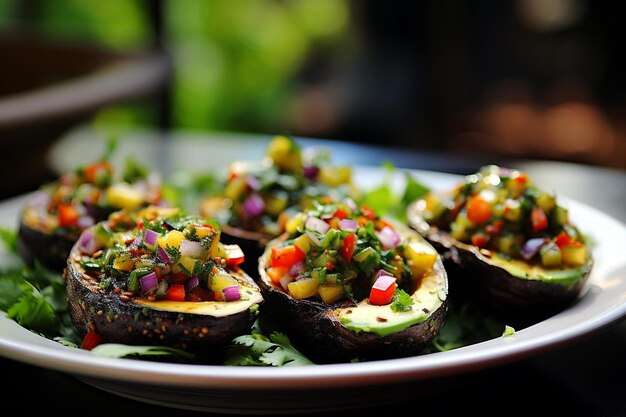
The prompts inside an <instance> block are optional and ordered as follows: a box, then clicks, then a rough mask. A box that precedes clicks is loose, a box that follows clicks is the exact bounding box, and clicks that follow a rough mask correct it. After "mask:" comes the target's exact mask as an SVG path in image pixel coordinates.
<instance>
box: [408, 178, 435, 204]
mask: <svg viewBox="0 0 626 417" xmlns="http://www.w3.org/2000/svg"><path fill="white" fill-rule="evenodd" d="M404 176H405V178H406V187H405V188H404V195H403V196H402V204H403V205H404V207H407V206H408V205H409V204H411V203H412V202H414V201H415V200H417V199H420V198H422V197H424V196H425V195H426V194H428V193H429V192H430V188H428V187H427V186H425V185H424V184H422V183H421V182H419V181H417V180H416V179H415V178H413V176H412V175H411V174H409V173H408V172H407V173H405V175H404Z"/></svg>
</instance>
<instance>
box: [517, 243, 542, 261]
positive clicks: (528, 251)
mask: <svg viewBox="0 0 626 417" xmlns="http://www.w3.org/2000/svg"><path fill="white" fill-rule="evenodd" d="M544 243H546V240H545V239H544V238H542V237H538V238H535V239H528V240H527V241H526V243H524V246H522V250H520V255H522V258H524V259H526V260H527V261H528V260H530V259H531V258H532V257H533V256H535V255H536V254H537V252H539V248H541V246H543V244H544Z"/></svg>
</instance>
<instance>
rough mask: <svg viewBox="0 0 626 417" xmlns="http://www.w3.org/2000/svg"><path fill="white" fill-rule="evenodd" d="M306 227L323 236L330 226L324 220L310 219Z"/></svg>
mask: <svg viewBox="0 0 626 417" xmlns="http://www.w3.org/2000/svg"><path fill="white" fill-rule="evenodd" d="M304 227H305V228H306V229H309V230H314V231H316V232H319V233H321V234H323V235H324V234H326V232H328V229H330V226H329V225H328V223H326V222H325V221H324V220H321V219H318V218H317V217H309V218H308V219H306V223H304Z"/></svg>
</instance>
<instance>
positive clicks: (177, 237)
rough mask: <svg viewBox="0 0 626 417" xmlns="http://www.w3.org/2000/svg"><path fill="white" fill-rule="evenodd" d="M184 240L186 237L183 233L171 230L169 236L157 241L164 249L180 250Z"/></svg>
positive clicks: (166, 235)
mask: <svg viewBox="0 0 626 417" xmlns="http://www.w3.org/2000/svg"><path fill="white" fill-rule="evenodd" d="M184 239H185V235H184V234H183V233H182V232H179V231H178V230H170V231H169V232H167V234H165V236H161V237H160V238H159V239H158V240H157V243H158V245H159V246H160V247H162V248H163V249H167V247H168V246H169V247H171V248H176V249H179V248H180V242H182V241H183V240H184Z"/></svg>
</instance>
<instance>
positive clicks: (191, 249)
mask: <svg viewBox="0 0 626 417" xmlns="http://www.w3.org/2000/svg"><path fill="white" fill-rule="evenodd" d="M180 254H181V255H184V256H189V257H192V258H201V257H202V255H203V254H204V248H203V247H202V245H201V244H200V242H194V241H193V240H186V239H185V240H182V241H181V242H180Z"/></svg>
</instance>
